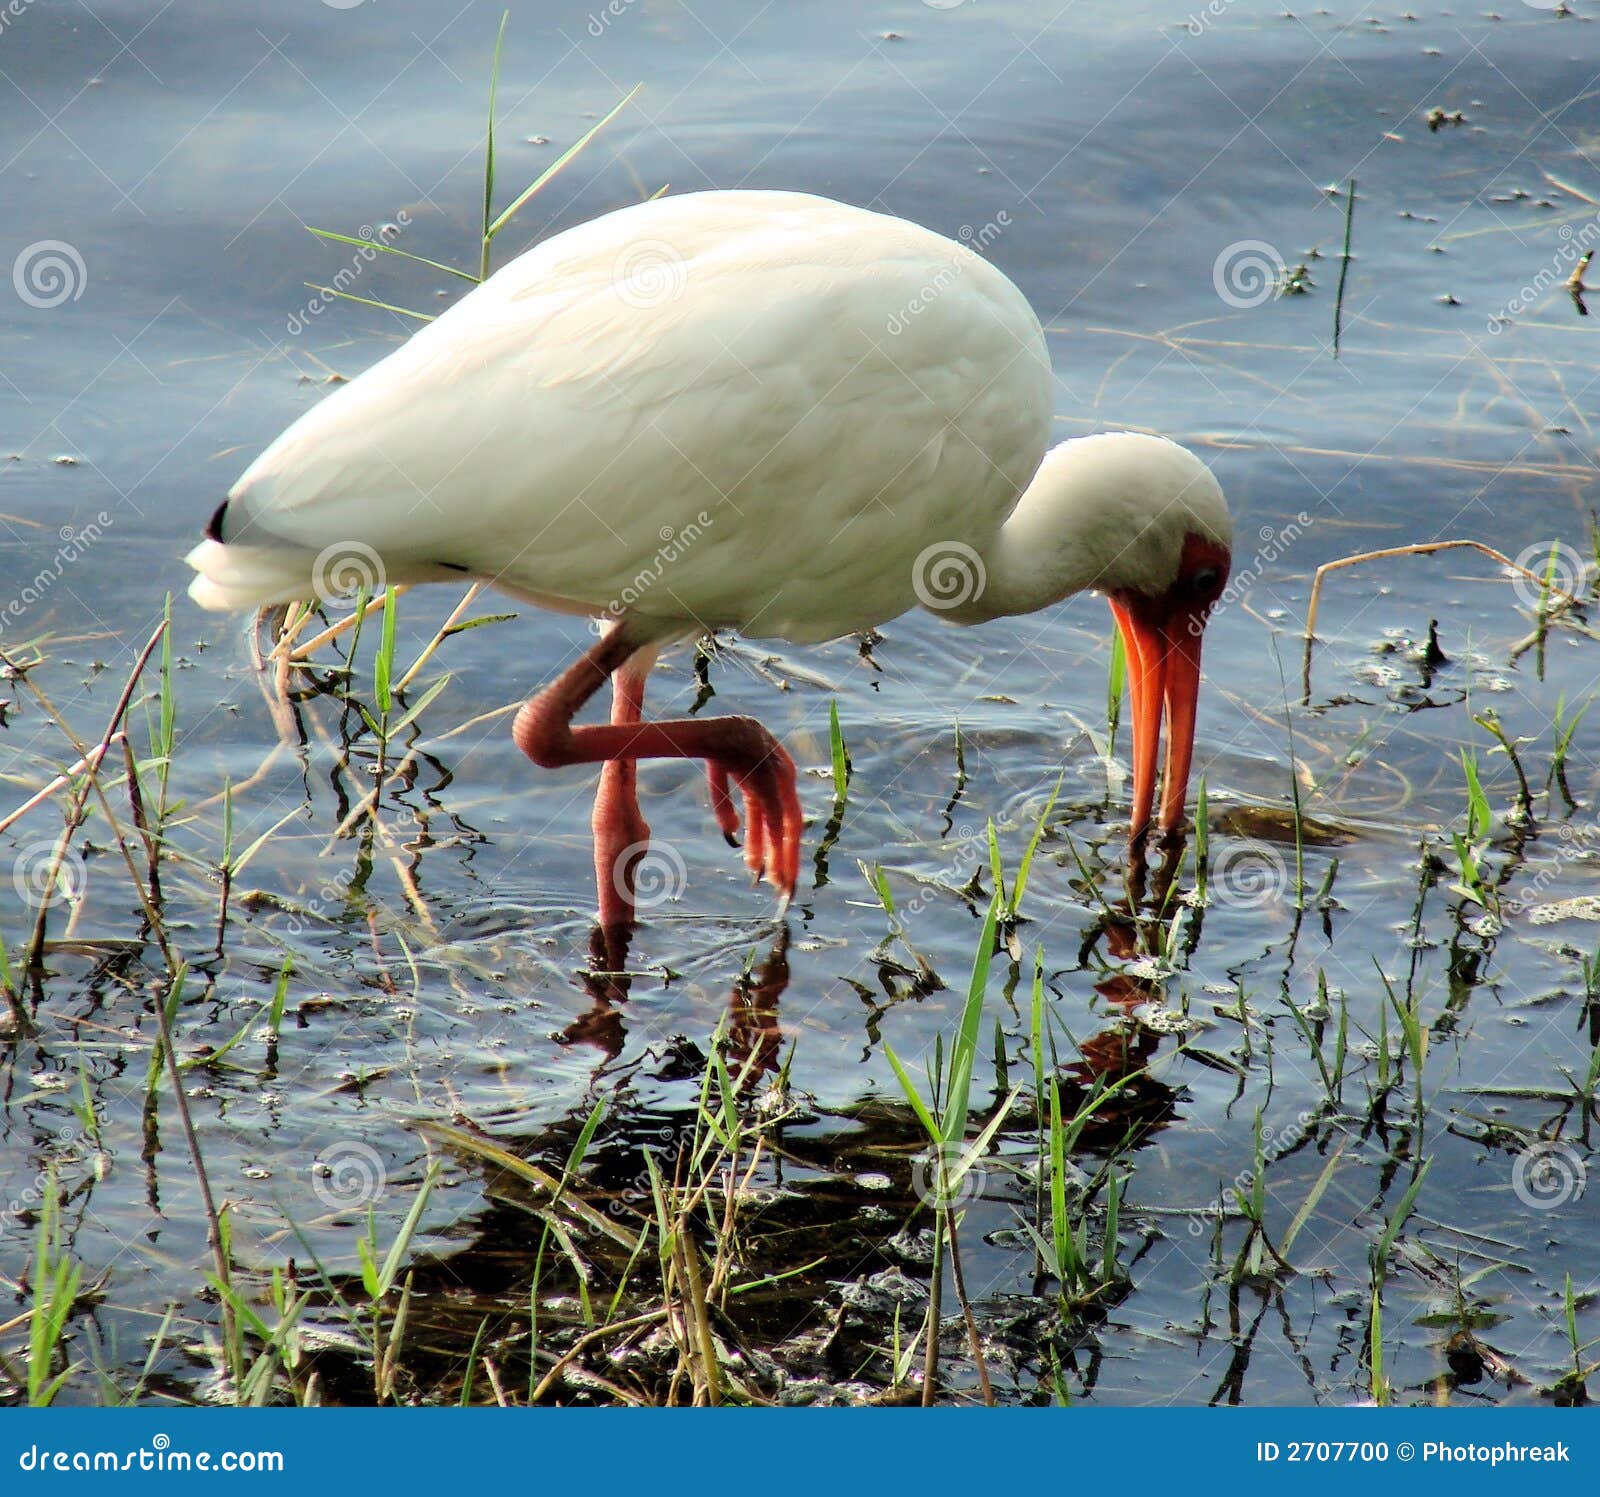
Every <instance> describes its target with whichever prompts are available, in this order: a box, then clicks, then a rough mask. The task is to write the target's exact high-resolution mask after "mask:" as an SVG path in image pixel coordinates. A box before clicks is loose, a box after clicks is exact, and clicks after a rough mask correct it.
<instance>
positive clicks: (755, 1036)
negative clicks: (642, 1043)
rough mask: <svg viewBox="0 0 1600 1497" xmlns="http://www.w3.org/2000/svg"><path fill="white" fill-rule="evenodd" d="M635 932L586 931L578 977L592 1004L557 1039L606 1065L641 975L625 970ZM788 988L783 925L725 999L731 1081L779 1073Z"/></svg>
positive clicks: (625, 925) (629, 927) (625, 926)
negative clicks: (782, 1005) (587, 1048)
mask: <svg viewBox="0 0 1600 1497" xmlns="http://www.w3.org/2000/svg"><path fill="white" fill-rule="evenodd" d="M635 928H636V927H635V925H634V924H633V923H632V922H631V921H624V922H618V923H616V924H610V925H600V924H596V925H595V926H594V927H593V928H592V929H591V930H590V932H589V965H588V966H587V967H585V968H583V969H582V970H580V971H579V973H578V974H577V975H578V978H579V980H580V981H581V982H582V984H583V989H584V992H586V993H587V994H588V995H589V999H590V1001H591V1005H592V1006H591V1007H590V1008H589V1010H588V1011H587V1012H586V1013H583V1014H580V1015H579V1016H578V1017H577V1018H576V1019H574V1020H573V1021H572V1022H571V1023H570V1024H569V1025H567V1027H566V1028H565V1029H563V1030H562V1031H560V1033H559V1034H557V1035H556V1040H557V1042H558V1043H560V1044H563V1045H592V1046H594V1047H595V1049H597V1050H599V1051H600V1052H601V1054H602V1055H604V1057H605V1059H606V1060H607V1061H608V1062H609V1061H613V1060H615V1059H616V1058H617V1057H618V1056H619V1055H621V1054H622V1050H623V1046H624V1044H625V1043H626V1041H627V1035H628V1028H627V1025H626V1023H625V1022H624V1020H623V1009H624V1006H625V1005H626V1003H627V1000H628V993H629V990H630V989H631V987H632V985H633V979H634V978H635V977H636V976H638V975H639V974H637V973H635V972H630V971H629V970H628V956H629V953H630V951H631V949H632V945H633V933H634V930H635ZM788 986H789V927H788V925H787V924H783V925H780V926H779V927H778V934H777V937H776V939H775V940H774V941H773V943H772V945H771V946H770V947H769V948H768V950H767V954H766V957H765V958H764V959H763V960H762V962H761V963H760V965H759V966H752V967H747V968H746V969H745V970H744V971H743V972H741V973H740V974H739V976H738V978H737V979H735V981H734V984H733V987H732V990H731V991H730V993H729V995H728V1024H727V1031H726V1045H727V1049H726V1059H727V1062H728V1070H729V1072H730V1074H732V1075H733V1076H734V1077H735V1078H739V1077H744V1078H746V1079H747V1080H748V1079H749V1078H753V1077H757V1076H762V1075H767V1074H771V1073H773V1072H776V1071H777V1070H778V1067H779V1054H780V1052H781V1050H782V1048H783V1030H782V1028H781V1026H780V1025H779V1023H778V1001H779V999H780V998H781V997H782V996H783V993H784V990H785V989H786V988H787V987H788Z"/></svg>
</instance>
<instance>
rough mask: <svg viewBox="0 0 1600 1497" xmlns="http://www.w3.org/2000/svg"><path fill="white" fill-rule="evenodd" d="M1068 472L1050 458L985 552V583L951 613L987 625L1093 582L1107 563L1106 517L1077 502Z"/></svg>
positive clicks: (1045, 604) (957, 618)
mask: <svg viewBox="0 0 1600 1497" xmlns="http://www.w3.org/2000/svg"><path fill="white" fill-rule="evenodd" d="M1066 478H1067V475H1065V474H1063V473H1062V472H1061V471H1060V470H1059V467H1058V466H1056V465H1053V464H1051V463H1050V462H1049V461H1048V460H1047V461H1046V463H1045V465H1044V466H1043V467H1041V468H1040V469H1039V472H1038V473H1037V474H1036V475H1035V477H1034V479H1033V482H1032V483H1030V484H1029V485H1028V487H1027V489H1026V490H1025V491H1024V492H1023V495H1022V497H1021V498H1020V499H1019V500H1018V501H1017V507H1016V508H1015V509H1014V510H1012V511H1011V514H1010V515H1009V516H1008V517H1007V519H1006V521H1005V523H1004V524H1003V525H1001V526H1000V528H999V529H998V530H997V531H996V532H995V535H994V539H993V540H992V541H991V542H990V543H989V545H988V546H987V547H985V548H984V550H983V552H982V553H981V554H982V560H983V567H984V578H983V586H982V588H981V589H980V590H978V591H977V592H976V594H975V595H974V596H973V597H972V599H971V600H970V601H969V602H967V603H964V604H963V605H962V606H961V607H959V608H953V609H950V610H949V611H948V612H947V613H946V615H945V616H946V617H947V618H950V619H953V620H954V621H955V622H956V623H960V624H981V623H983V622H985V621H986V620H988V619H994V618H1000V617H1003V616H1006V615H1010V614H1020V613H1036V612H1037V611H1038V610H1039V609H1041V608H1048V607H1049V606H1050V605H1051V604H1052V603H1059V602H1060V601H1061V600H1062V599H1063V598H1066V597H1070V596H1071V595H1072V594H1073V593H1080V592H1083V591H1084V590H1085V589H1086V588H1090V587H1093V586H1094V585H1095V580H1096V578H1097V576H1098V575H1099V572H1100V568H1101V565H1102V561H1103V557H1102V554H1101V553H1102V551H1103V545H1102V544H1101V541H1102V537H1101V536H1100V535H1099V534H1098V529H1099V526H1100V521H1101V519H1102V517H1101V516H1100V515H1099V514H1097V513H1096V512H1095V510H1094V508H1093V507H1092V506H1089V505H1082V504H1078V503H1075V502H1073V495H1072V493H1071V490H1070V488H1069V487H1068V485H1067V483H1066V481H1065V480H1066Z"/></svg>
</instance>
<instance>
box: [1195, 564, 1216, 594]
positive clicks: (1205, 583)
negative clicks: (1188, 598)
mask: <svg viewBox="0 0 1600 1497" xmlns="http://www.w3.org/2000/svg"><path fill="white" fill-rule="evenodd" d="M1218 580H1219V574H1218V572H1217V569H1216V568H1215V567H1201V568H1200V570H1199V571H1198V572H1196V573H1194V574H1193V575H1192V576H1191V577H1190V578H1189V586H1190V587H1191V588H1193V589H1194V591H1195V592H1197V593H1209V592H1211V591H1212V590H1213V589H1214V588H1215V587H1216V585H1217V582H1218Z"/></svg>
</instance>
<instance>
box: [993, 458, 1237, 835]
mask: <svg viewBox="0 0 1600 1497" xmlns="http://www.w3.org/2000/svg"><path fill="white" fill-rule="evenodd" d="M1232 545H1233V518H1232V516H1231V515H1229V513H1228V505H1227V501H1226V500H1225V499H1224V498H1223V497H1222V489H1221V488H1220V487H1219V485H1218V484H1217V481H1216V479H1215V478H1213V477H1212V475H1211V470H1210V469H1209V468H1207V467H1206V465H1205V464H1204V463H1202V462H1201V461H1200V459H1199V458H1197V457H1196V456H1195V455H1194V454H1193V453H1192V452H1190V451H1188V450H1187V449H1186V448H1183V447H1180V446H1178V445H1177V443H1175V442H1169V441H1167V440H1166V439H1165V438H1163V437H1151V436H1144V435H1141V434H1139V433H1136V432H1107V433H1104V434H1101V435H1099V436H1092V437H1079V438H1076V439H1075V440H1073V441H1069V442H1063V443H1061V445H1060V446H1058V447H1055V448H1052V449H1051V450H1050V451H1049V452H1048V453H1046V454H1045V458H1044V461H1043V462H1042V463H1041V464H1040V465H1039V470H1038V472H1037V473H1036V474H1035V475H1034V478H1033V481H1032V482H1031V483H1030V484H1029V485H1028V488H1027V491H1026V492H1025V493H1024V494H1023V496H1022V498H1021V500H1020V501H1019V502H1018V504H1017V508H1016V509H1015V511H1013V513H1012V515H1011V517H1010V519H1008V520H1007V521H1006V523H1005V525H1004V526H1003V527H1002V529H1001V532H1000V535H999V536H998V538H997V545H996V550H995V553H994V555H993V557H992V564H991V566H990V572H989V578H990V592H989V594H988V595H986V597H985V598H984V600H983V606H984V608H985V610H986V611H990V612H993V613H1023V612H1030V611H1032V610H1033V609H1036V608H1041V607H1044V606H1046V605H1047V604H1049V603H1053V602H1056V601H1057V600H1059V599H1060V598H1063V597H1065V596H1067V595H1068V594H1069V593H1075V592H1081V591H1084V590H1086V589H1095V590H1097V591H1099V592H1102V593H1104V594H1105V595H1106V598H1107V600H1108V601H1109V602H1110V604H1111V611H1112V613H1113V614H1114V615H1115V616H1116V620H1117V625H1118V627H1119V628H1120V629H1121V631H1122V638H1123V642H1124V645H1125V648H1126V652H1127V658H1128V687H1129V698H1130V702H1131V706H1132V717H1133V827H1132V835H1133V836H1134V837H1135V838H1138V837H1140V836H1142V835H1143V834H1144V832H1145V830H1146V829H1147V828H1148V826H1149V824H1150V813H1151V811H1152V809H1153V807H1154V804H1155V787H1156V759H1157V757H1158V752H1159V749H1160V745H1161V731H1162V720H1163V717H1165V719H1166V734H1167V753H1166V765H1165V769H1164V771H1163V781H1164V784H1163V791H1162V797H1161V825H1162V826H1163V827H1168V828H1170V827H1175V826H1177V825H1179V824H1180V823H1181V822H1182V820H1183V810H1184V800H1185V796H1186V793H1187V790H1188V783H1189V768H1190V764H1191V762H1192V760H1193V757H1194V729H1195V708H1196V704H1197V701H1198V698H1199V692H1200V645H1201V639H1202V636H1203V635H1204V633H1205V627H1206V621H1207V619H1208V618H1209V617H1210V614H1211V610H1212V608H1213V607H1214V606H1215V605H1216V602H1217V599H1218V598H1219V597H1220V596H1221V593H1222V590H1223V587H1224V586H1225V585H1226V583H1227V581H1228V569H1229V566H1230V564H1231V562H1232Z"/></svg>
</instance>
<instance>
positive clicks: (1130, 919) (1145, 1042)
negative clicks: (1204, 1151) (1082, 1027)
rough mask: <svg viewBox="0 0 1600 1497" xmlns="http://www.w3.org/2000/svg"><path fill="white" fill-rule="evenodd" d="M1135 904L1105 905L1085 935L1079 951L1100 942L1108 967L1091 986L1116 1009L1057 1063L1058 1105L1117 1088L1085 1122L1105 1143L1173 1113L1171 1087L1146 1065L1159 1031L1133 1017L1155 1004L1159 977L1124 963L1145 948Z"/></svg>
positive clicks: (1086, 953)
mask: <svg viewBox="0 0 1600 1497" xmlns="http://www.w3.org/2000/svg"><path fill="white" fill-rule="evenodd" d="M1137 908H1138V905H1137V904H1131V903H1130V904H1128V905H1124V906H1121V907H1115V908H1112V909H1111V910H1109V911H1108V912H1107V914H1106V917H1105V918H1104V919H1103V920H1102V922H1101V923H1100V925H1099V926H1098V928H1096V929H1095V930H1093V931H1091V932H1090V934H1089V936H1088V938H1087V939H1086V940H1085V942H1084V945H1083V950H1082V953H1081V958H1082V960H1083V961H1085V962H1087V961H1088V960H1089V959H1090V958H1091V956H1093V955H1094V953H1095V948H1096V947H1098V946H1103V951H1102V953H1101V957H1102V960H1106V959H1109V961H1110V962H1114V963H1116V965H1115V966H1114V967H1109V968H1108V970H1107V971H1106V972H1105V974H1104V975H1103V976H1102V978H1101V979H1100V981H1098V982H1097V983H1095V985H1094V990H1095V992H1097V993H1098V994H1099V995H1100V996H1101V997H1102V998H1104V999H1105V1000H1106V1002H1107V1003H1109V1004H1111V1005H1112V1006H1113V1009H1114V1010H1115V1011H1116V1014H1117V1017H1116V1021H1115V1022H1113V1023H1111V1024H1109V1025H1107V1027H1106V1028H1104V1029H1102V1030H1101V1031H1100V1032H1099V1033H1098V1034H1093V1035H1090V1036H1089V1037H1088V1038H1087V1039H1085V1040H1081V1041H1080V1042H1079V1043H1078V1059H1077V1060H1075V1061H1071V1062H1069V1063H1067V1064H1065V1065H1063V1066H1062V1067H1061V1068H1060V1072H1059V1076H1060V1078H1061V1082H1062V1096H1061V1101H1062V1107H1063V1109H1064V1110H1065V1109H1068V1108H1071V1109H1073V1110H1076V1109H1078V1108H1079V1107H1081V1106H1083V1105H1084V1104H1085V1103H1086V1102H1088V1101H1089V1100H1090V1099H1091V1098H1093V1097H1094V1096H1095V1095H1096V1094H1097V1093H1098V1094H1103V1093H1104V1092H1105V1090H1106V1088H1108V1087H1116V1089H1117V1090H1116V1094H1115V1096H1112V1097H1109V1098H1107V1099H1106V1100H1105V1101H1104V1102H1102V1103H1101V1105H1100V1106H1099V1107H1098V1108H1096V1110H1095V1113H1094V1119H1093V1122H1092V1124H1091V1127H1090V1130H1089V1131H1090V1132H1091V1133H1100V1134H1101V1135H1102V1136H1103V1137H1104V1138H1106V1139H1107V1140H1109V1141H1111V1142H1120V1141H1121V1140H1123V1139H1125V1138H1128V1137H1129V1135H1130V1134H1133V1135H1137V1136H1140V1137H1142V1136H1145V1135H1148V1134H1150V1133H1153V1132H1155V1131H1156V1130H1157V1129H1160V1128H1164V1127H1165V1126H1166V1125H1167V1124H1168V1123H1169V1122H1171V1121H1172V1120H1173V1118H1175V1117H1176V1116H1177V1093H1176V1092H1175V1091H1174V1090H1173V1088H1172V1087H1170V1086H1168V1085H1167V1084H1166V1082H1164V1081H1160V1080H1157V1079H1156V1077H1154V1076H1152V1075H1151V1074H1150V1071H1149V1067H1150V1064H1151V1062H1152V1061H1153V1060H1154V1059H1155V1056H1156V1051H1157V1050H1158V1048H1159V1047H1160V1044H1161V1039H1162V1036H1161V1035H1160V1034H1159V1033H1158V1032H1157V1031H1156V1030H1154V1029H1152V1028H1150V1027H1149V1026H1148V1025H1146V1024H1143V1023H1140V1022H1139V1020H1138V1018H1137V1017H1136V1014H1135V1010H1137V1009H1138V1008H1140V1007H1141V1006H1143V1005H1146V1004H1155V1005H1160V1003H1161V1001H1162V990H1161V983H1160V982H1159V980H1158V979H1156V978H1154V977H1151V976H1148V975H1145V974H1142V973H1139V972H1137V971H1130V970H1129V965H1131V964H1134V963H1137V962H1138V961H1139V959H1140V958H1141V957H1144V956H1148V955H1151V954H1152V951H1151V948H1150V942H1149V937H1148V926H1147V924H1146V923H1145V922H1143V921H1141V920H1140V919H1139V918H1138V916H1137V915H1136V914H1134V913H1133V911H1135V910H1137Z"/></svg>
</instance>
